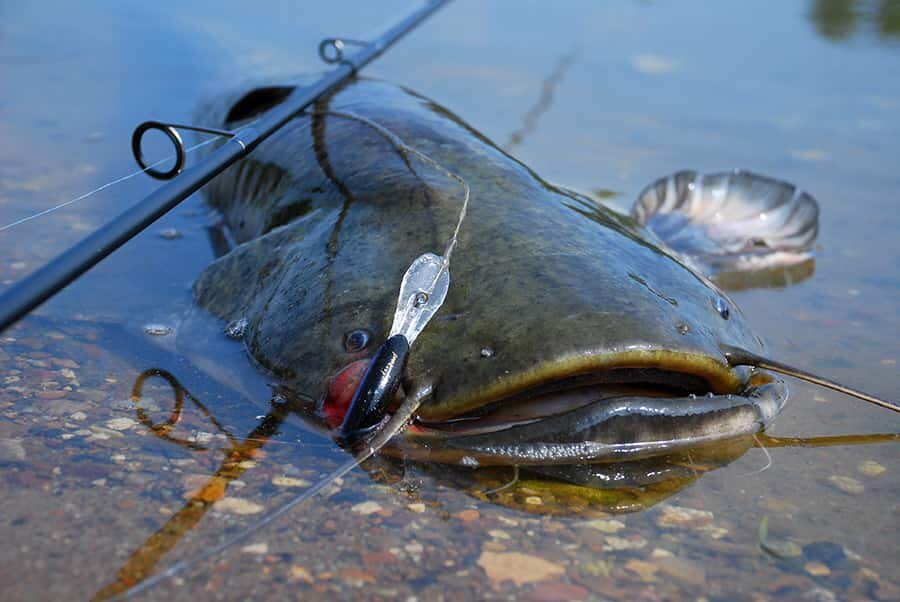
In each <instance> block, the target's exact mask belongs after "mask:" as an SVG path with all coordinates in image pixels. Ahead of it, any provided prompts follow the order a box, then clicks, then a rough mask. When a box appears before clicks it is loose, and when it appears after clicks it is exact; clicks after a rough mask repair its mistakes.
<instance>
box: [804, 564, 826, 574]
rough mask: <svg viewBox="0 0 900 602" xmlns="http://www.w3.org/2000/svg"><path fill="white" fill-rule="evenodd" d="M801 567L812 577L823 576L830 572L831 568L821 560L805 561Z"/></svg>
mask: <svg viewBox="0 0 900 602" xmlns="http://www.w3.org/2000/svg"><path fill="white" fill-rule="evenodd" d="M803 569H804V570H805V571H806V572H807V573H809V574H810V575H812V576H814V577H825V576H827V575H830V574H831V569H829V568H828V567H827V566H825V565H824V564H822V563H821V562H807V563H806V564H804V565H803Z"/></svg>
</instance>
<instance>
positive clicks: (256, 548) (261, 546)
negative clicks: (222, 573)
mask: <svg viewBox="0 0 900 602" xmlns="http://www.w3.org/2000/svg"><path fill="white" fill-rule="evenodd" d="M241 552H243V553H244V554H256V555H258V556H262V555H263V554H268V553H269V544H267V543H266V542H261V543H251V544H250V545H248V546H244V547H243V548H241Z"/></svg>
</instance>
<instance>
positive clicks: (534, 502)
mask: <svg viewBox="0 0 900 602" xmlns="http://www.w3.org/2000/svg"><path fill="white" fill-rule="evenodd" d="M525 503H526V504H528V505H529V506H540V505H541V504H543V503H544V500H542V499H541V498H539V497H538V496H536V495H529V496H528V497H526V498H525Z"/></svg>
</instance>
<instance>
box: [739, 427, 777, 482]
mask: <svg viewBox="0 0 900 602" xmlns="http://www.w3.org/2000/svg"><path fill="white" fill-rule="evenodd" d="M753 440H754V441H755V442H756V447H757V448H759V449H761V450H762V452H763V454H765V456H766V464H765V466H763V467H762V468H758V469H757V470H754V471H752V472H745V473H744V474H742V475H741V476H742V477H752V476H756V475H758V474H762V473H764V472H765V471H767V470H769V469H770V468H772V454H770V453H769V450H767V449H766V446H765V445H763V444H762V441H760V440H759V437H757V436H756V433H753Z"/></svg>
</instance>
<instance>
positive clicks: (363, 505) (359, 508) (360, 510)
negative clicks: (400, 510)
mask: <svg viewBox="0 0 900 602" xmlns="http://www.w3.org/2000/svg"><path fill="white" fill-rule="evenodd" d="M350 510H351V512H354V513H355V514H362V515H363V516H366V515H369V514H375V513H376V512H378V511H379V510H381V504H379V503H378V502H375V501H372V500H369V501H368V502H360V503H358V504H356V505H355V506H353V507H352V508H350Z"/></svg>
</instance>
